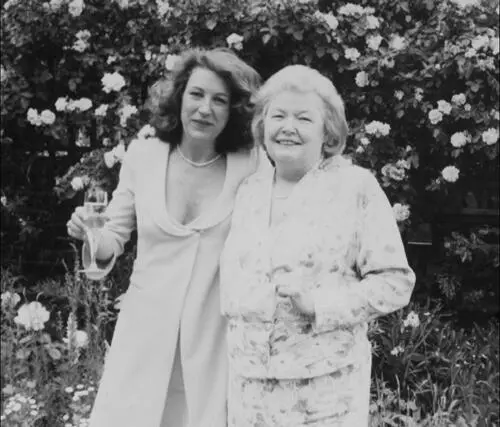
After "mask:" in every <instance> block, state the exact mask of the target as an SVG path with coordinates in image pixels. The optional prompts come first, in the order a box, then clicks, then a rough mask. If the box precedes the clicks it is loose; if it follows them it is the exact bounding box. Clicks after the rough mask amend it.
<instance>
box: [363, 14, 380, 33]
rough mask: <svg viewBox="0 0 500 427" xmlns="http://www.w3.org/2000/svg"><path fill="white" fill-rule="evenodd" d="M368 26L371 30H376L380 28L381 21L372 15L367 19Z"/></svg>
mask: <svg viewBox="0 0 500 427" xmlns="http://www.w3.org/2000/svg"><path fill="white" fill-rule="evenodd" d="M366 24H367V27H368V28H369V29H370V30H375V29H377V28H378V27H380V21H379V20H378V18H377V17H375V16H371V15H370V16H367V17H366Z"/></svg>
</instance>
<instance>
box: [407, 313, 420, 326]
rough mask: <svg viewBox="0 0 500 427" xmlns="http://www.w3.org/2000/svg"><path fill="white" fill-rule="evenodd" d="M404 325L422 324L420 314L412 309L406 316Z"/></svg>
mask: <svg viewBox="0 0 500 427" xmlns="http://www.w3.org/2000/svg"><path fill="white" fill-rule="evenodd" d="M403 326H404V327H405V328H408V327H411V328H418V327H419V326H420V319H419V317H418V314H417V313H415V312H414V311H410V312H409V313H408V316H406V319H405V320H404V321H403Z"/></svg>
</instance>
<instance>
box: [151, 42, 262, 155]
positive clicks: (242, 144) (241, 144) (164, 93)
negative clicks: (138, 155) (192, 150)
mask: <svg viewBox="0 0 500 427" xmlns="http://www.w3.org/2000/svg"><path fill="white" fill-rule="evenodd" d="M198 67H201V68H205V69H208V70H210V71H213V72H214V73H216V74H217V75H218V76H219V77H220V78H221V79H222V80H223V81H224V83H225V84H226V85H227V87H228V90H229V93H230V103H231V105H230V112H229V119H228V122H227V124H226V126H225V127H224V129H223V131H222V132H221V134H220V135H219V137H218V138H217V140H216V142H215V151H216V152H217V153H221V154H225V153H230V152H237V151H240V150H245V149H250V148H252V147H253V145H254V144H253V138H252V133H251V126H250V124H251V120H252V114H253V105H252V103H251V99H252V96H253V94H254V93H255V92H256V91H257V89H258V88H259V86H260V84H261V77H260V74H259V73H258V72H257V71H256V70H255V69H254V68H252V67H251V66H250V65H248V64H247V63H246V62H244V61H243V60H241V59H240V58H239V57H238V56H236V54H234V53H233V52H232V51H231V50H229V49H224V48H216V49H210V50H205V49H201V48H193V49H189V50H188V51H186V52H185V53H183V54H182V55H181V57H180V59H179V60H178V61H177V62H176V65H175V67H174V69H173V70H172V73H171V74H170V75H169V76H168V78H166V79H162V80H160V81H158V82H157V83H155V84H154V85H153V86H152V87H151V88H150V90H149V99H148V101H147V108H148V109H149V111H150V112H151V118H150V124H151V126H153V127H154V128H155V130H156V135H157V136H158V137H159V138H160V139H161V140H162V141H164V142H166V143H168V144H171V145H172V146H177V145H179V144H180V142H181V138H182V133H183V128H182V122H181V106H182V96H183V94H184V91H185V89H186V86H187V83H188V80H189V78H190V76H191V73H192V72H193V70H194V69H195V68H198Z"/></svg>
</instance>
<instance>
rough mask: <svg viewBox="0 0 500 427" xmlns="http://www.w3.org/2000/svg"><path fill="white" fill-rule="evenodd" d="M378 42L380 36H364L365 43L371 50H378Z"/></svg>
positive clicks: (380, 41) (379, 41)
mask: <svg viewBox="0 0 500 427" xmlns="http://www.w3.org/2000/svg"><path fill="white" fill-rule="evenodd" d="M380 43H382V36H379V35H377V36H369V37H367V38H366V45H367V46H368V47H369V48H370V49H371V50H378V48H379V47H380Z"/></svg>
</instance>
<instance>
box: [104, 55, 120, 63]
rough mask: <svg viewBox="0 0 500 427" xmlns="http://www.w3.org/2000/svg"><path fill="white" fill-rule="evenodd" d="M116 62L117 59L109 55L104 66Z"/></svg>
mask: <svg viewBox="0 0 500 427" xmlns="http://www.w3.org/2000/svg"><path fill="white" fill-rule="evenodd" d="M117 60H118V58H117V57H116V56H114V55H110V56H108V59H106V64H108V65H111V64H114V63H115V62H116V61H117Z"/></svg>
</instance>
